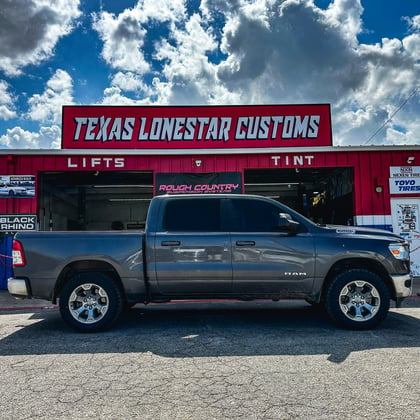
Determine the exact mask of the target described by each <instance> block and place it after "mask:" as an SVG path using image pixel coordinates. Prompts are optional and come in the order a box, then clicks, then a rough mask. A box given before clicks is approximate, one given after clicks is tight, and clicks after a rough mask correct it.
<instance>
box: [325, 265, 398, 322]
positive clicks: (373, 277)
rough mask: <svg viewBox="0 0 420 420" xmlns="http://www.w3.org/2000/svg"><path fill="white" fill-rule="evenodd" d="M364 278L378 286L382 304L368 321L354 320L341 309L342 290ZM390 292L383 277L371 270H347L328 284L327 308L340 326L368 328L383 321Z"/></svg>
mask: <svg viewBox="0 0 420 420" xmlns="http://www.w3.org/2000/svg"><path fill="white" fill-rule="evenodd" d="M357 280H362V281H366V282H368V283H370V284H371V285H372V286H374V287H375V288H376V290H377V291H378V293H379V297H380V306H379V309H378V311H377V312H376V313H375V314H374V315H373V317H372V318H370V319H368V320H366V321H353V320H351V319H350V318H348V317H347V316H346V315H345V314H344V313H343V312H342V310H341V308H340V303H339V299H340V298H339V296H340V292H341V290H342V289H343V288H344V287H345V286H346V285H347V284H349V283H352V282H354V281H357ZM389 305H390V293H389V290H388V287H387V285H386V284H385V282H384V281H383V280H381V278H380V277H379V276H378V275H377V274H375V273H372V272H371V271H368V270H363V269H353V270H347V271H344V272H342V273H340V274H338V275H337V276H336V277H335V278H334V279H333V280H332V281H331V283H330V284H329V285H328V287H327V291H326V295H325V309H326V312H327V314H328V315H329V317H330V318H331V319H332V320H333V321H334V322H335V323H336V324H338V325H339V326H341V327H344V328H347V329H352V330H366V329H371V328H374V327H376V326H377V325H378V324H379V323H381V322H382V321H383V320H384V319H385V317H386V315H387V313H388V310H389Z"/></svg>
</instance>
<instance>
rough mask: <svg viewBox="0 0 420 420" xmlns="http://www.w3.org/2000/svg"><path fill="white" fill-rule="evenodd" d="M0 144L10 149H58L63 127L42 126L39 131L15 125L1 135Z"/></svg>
mask: <svg viewBox="0 0 420 420" xmlns="http://www.w3.org/2000/svg"><path fill="white" fill-rule="evenodd" d="M0 144H1V145H3V146H5V147H7V148H9V149H18V148H19V149H22V148H23V149H40V148H41V149H56V148H59V147H60V144H61V127H58V126H56V125H54V126H51V127H41V128H40V131H39V133H34V132H31V131H26V130H24V129H22V128H21V127H14V128H12V129H9V130H7V132H6V134H4V135H2V136H0Z"/></svg>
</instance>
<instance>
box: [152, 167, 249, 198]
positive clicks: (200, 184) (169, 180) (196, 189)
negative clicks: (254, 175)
mask: <svg viewBox="0 0 420 420" xmlns="http://www.w3.org/2000/svg"><path fill="white" fill-rule="evenodd" d="M155 189H156V190H155V195H165V194H222V193H224V194H242V190H243V187H242V174H241V173H240V172H218V173H209V174H193V173H178V174H171V173H157V174H156V182H155Z"/></svg>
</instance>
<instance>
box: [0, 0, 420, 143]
mask: <svg viewBox="0 0 420 420" xmlns="http://www.w3.org/2000/svg"><path fill="white" fill-rule="evenodd" d="M50 3H53V4H50ZM0 54H1V59H0V148H6V149H16V148H58V147H59V146H60V138H61V107H62V105H71V104H81V105H88V104H106V105H121V104H124V105H150V104H162V105H202V104H210V105H217V104H221V105H223V104H292V103H330V104H331V110H332V123H333V141H334V144H335V145H337V146H346V145H380V144H386V145H389V144H395V145H402V144H411V145H412V144H420V89H419V87H420V2H419V1H418V0H400V1H395V0H360V1H359V0H334V1H329V0H255V1H252V0H141V1H134V0H119V1H115V0H102V1H101V0H56V1H55V2H50V1H47V0H0ZM381 127H383V128H382V129H380V128H381ZM379 129H380V130H379ZM378 130H379V131H378Z"/></svg>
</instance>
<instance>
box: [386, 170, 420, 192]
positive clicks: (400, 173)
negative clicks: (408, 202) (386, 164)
mask: <svg viewBox="0 0 420 420" xmlns="http://www.w3.org/2000/svg"><path fill="white" fill-rule="evenodd" d="M389 175H390V178H389V192H390V193H391V194H420V166H391V167H390V168H389Z"/></svg>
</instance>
